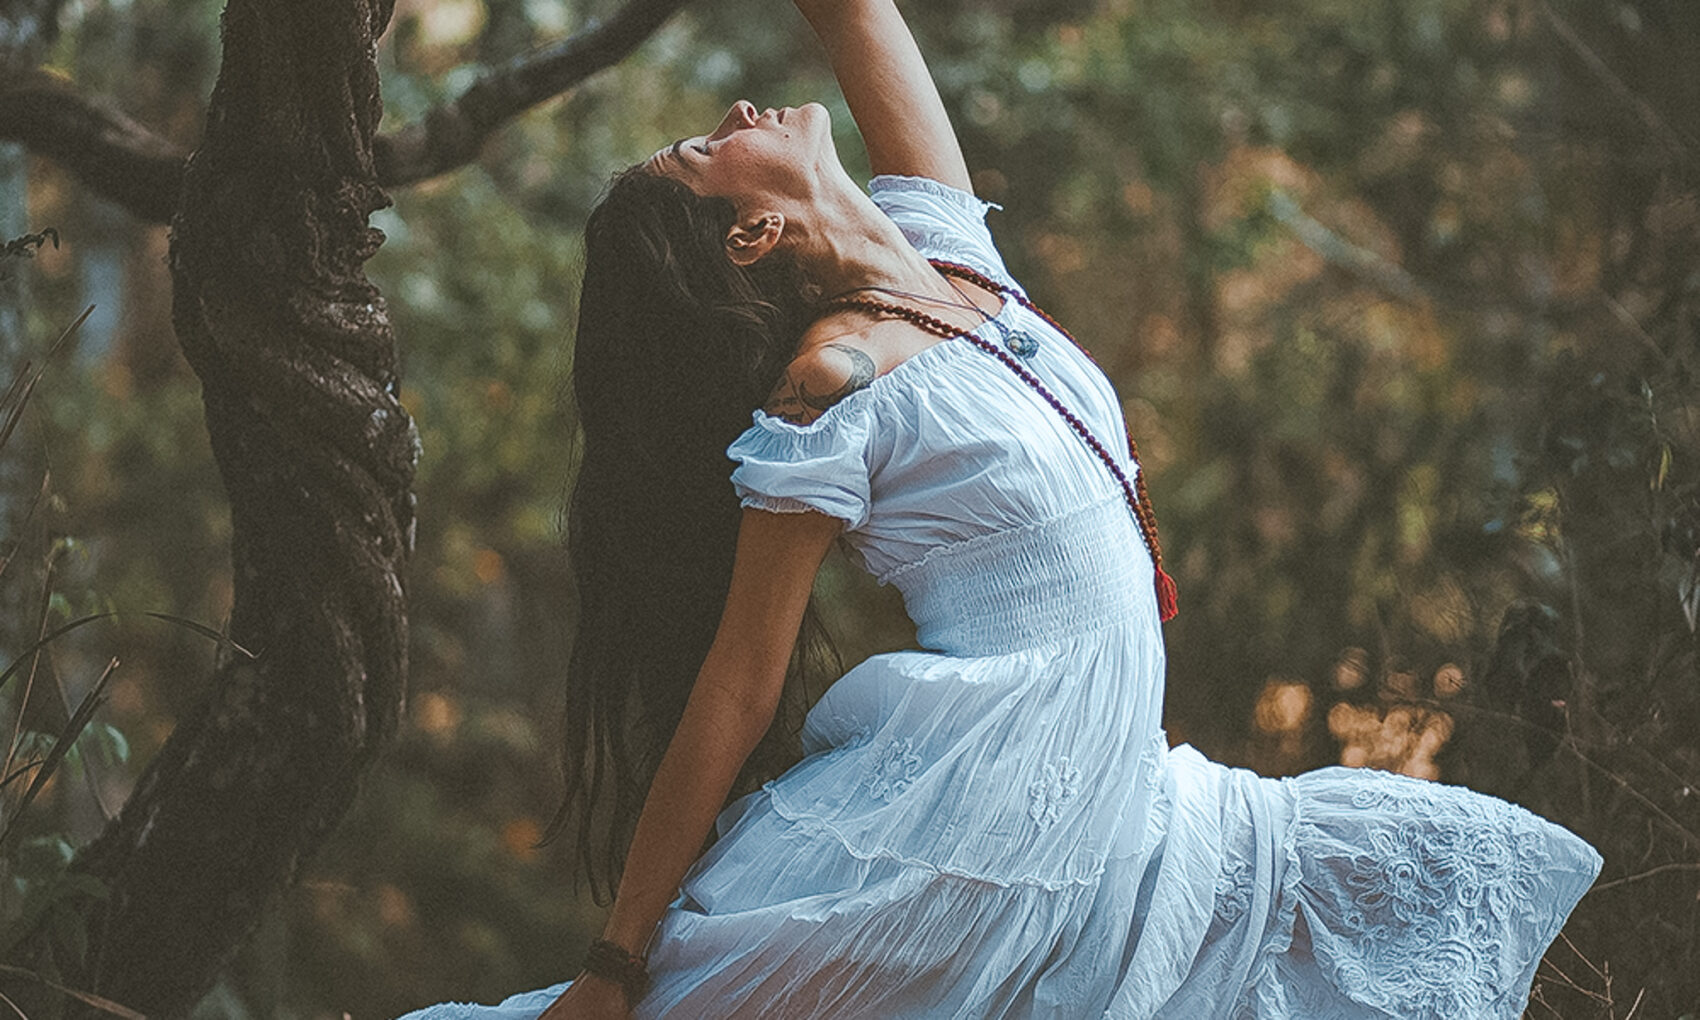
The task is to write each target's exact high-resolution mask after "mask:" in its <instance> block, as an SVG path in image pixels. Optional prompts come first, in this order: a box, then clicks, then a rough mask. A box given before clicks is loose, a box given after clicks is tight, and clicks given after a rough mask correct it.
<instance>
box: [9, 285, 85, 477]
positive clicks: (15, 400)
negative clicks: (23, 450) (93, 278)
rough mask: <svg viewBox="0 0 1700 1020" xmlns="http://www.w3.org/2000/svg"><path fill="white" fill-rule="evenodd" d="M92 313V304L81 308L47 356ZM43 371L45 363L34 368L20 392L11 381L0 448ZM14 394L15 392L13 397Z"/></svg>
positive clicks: (27, 402)
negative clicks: (10, 403) (80, 311)
mask: <svg viewBox="0 0 1700 1020" xmlns="http://www.w3.org/2000/svg"><path fill="white" fill-rule="evenodd" d="M93 313H94V305H89V306H88V307H87V308H85V309H83V314H81V315H79V316H77V321H76V322H73V323H71V324H70V325H69V326H66V327H65V332H63V333H60V334H59V339H57V340H55V341H53V346H52V347H50V348H48V351H47V356H48V357H49V358H51V357H52V356H53V355H54V354H55V353H56V352H57V351H58V350H59V348H60V347H62V346H64V344H65V341H66V340H69V339H70V338H71V334H73V333H75V332H76V331H77V330H78V329H79V328H80V327H81V326H82V324H83V323H84V322H87V321H88V317H89V316H90V315H91V314H93ZM25 370H26V371H27V370H28V366H27V365H26V366H25ZM45 371H47V367H46V366H45V365H44V366H42V367H41V368H38V369H36V370H35V374H34V375H32V376H30V377H29V382H27V383H24V387H23V390H22V391H21V392H19V391H18V384H17V381H16V380H14V381H13V383H12V388H11V389H10V390H8V391H7V393H6V398H7V399H8V400H12V405H11V407H10V408H9V409H8V410H7V412H6V421H5V424H3V425H0V449H4V448H5V446H6V443H7V442H8V441H9V440H10V439H11V438H12V430H13V429H16V428H17V427H18V421H19V419H21V418H22V417H23V416H24V408H25V407H26V406H28V404H29V402H30V394H31V393H33V392H34V391H35V384H36V383H38V382H40V381H41V375H42V373H43V372H45ZM22 377H23V374H22V373H19V378H20V379H21V378H22ZM14 394H16V396H15V397H14ZM0 406H4V404H0Z"/></svg>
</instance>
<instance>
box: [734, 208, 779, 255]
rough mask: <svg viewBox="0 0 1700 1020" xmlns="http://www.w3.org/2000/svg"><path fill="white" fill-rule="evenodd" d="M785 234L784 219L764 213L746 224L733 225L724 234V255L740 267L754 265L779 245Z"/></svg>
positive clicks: (777, 215)
mask: <svg viewBox="0 0 1700 1020" xmlns="http://www.w3.org/2000/svg"><path fill="white" fill-rule="evenodd" d="M784 233H785V217H784V216H783V215H781V214H779V213H766V214H764V215H762V216H758V217H757V218H755V219H753V220H750V221H749V222H747V223H734V224H733V225H732V229H731V230H728V231H727V232H726V255H727V257H729V258H730V259H731V260H732V261H733V262H734V263H735V264H737V265H740V266H750V265H754V264H755V263H756V262H757V261H758V260H760V259H761V258H762V257H763V256H765V255H766V254H767V253H768V252H770V251H772V250H773V249H774V248H776V247H778V245H779V238H780V235H782V234H784Z"/></svg>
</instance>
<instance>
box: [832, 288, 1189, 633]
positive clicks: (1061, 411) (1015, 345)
mask: <svg viewBox="0 0 1700 1020" xmlns="http://www.w3.org/2000/svg"><path fill="white" fill-rule="evenodd" d="M927 261H929V262H931V263H932V265H933V268H934V269H937V270H938V271H939V272H940V273H943V274H944V275H945V277H946V278H949V277H956V278H957V279H959V280H965V281H967V282H968V283H972V284H973V285H974V286H976V287H979V288H981V289H983V290H987V291H992V292H994V293H998V294H1002V295H1004V296H1005V297H1007V298H1009V299H1010V300H1012V301H1017V302H1020V304H1021V306H1022V307H1023V308H1026V309H1027V310H1028V311H1030V312H1032V313H1033V314H1034V315H1037V316H1038V317H1039V318H1041V319H1043V320H1045V322H1046V324H1048V325H1049V326H1050V327H1051V328H1052V329H1054V330H1056V331H1057V332H1058V333H1061V334H1062V335H1063V336H1065V337H1068V339H1069V340H1070V341H1071V342H1072V343H1073V344H1074V346H1075V347H1077V348H1079V350H1080V352H1081V353H1082V354H1084V355H1086V357H1087V359H1088V360H1091V361H1092V363H1093V364H1097V361H1096V359H1094V358H1092V354H1091V352H1090V351H1087V350H1086V348H1085V347H1082V346H1081V345H1080V341H1079V340H1076V339H1075V338H1074V334H1072V333H1070V332H1069V331H1068V330H1066V329H1064V328H1063V327H1062V324H1061V323H1059V322H1057V320H1055V319H1053V318H1051V317H1050V316H1049V315H1047V314H1046V313H1045V312H1044V310H1042V309H1041V308H1040V307H1039V306H1038V305H1036V304H1034V303H1033V302H1032V301H1031V300H1029V299H1028V297H1027V295H1025V294H1022V293H1021V292H1020V291H1018V290H1016V289H1015V288H1014V287H1010V286H1006V285H1005V284H1001V283H998V282H997V281H996V280H993V279H991V278H990V277H987V276H986V275H985V274H983V273H980V272H978V271H977V270H974V269H971V268H969V267H968V266H964V265H958V264H957V263H954V262H945V261H943V260H940V259H928V260H927ZM952 286H955V284H954V283H953V284H952ZM860 289H862V290H880V291H884V292H886V293H888V294H896V295H897V296H900V297H908V298H914V299H919V300H922V301H932V302H933V303H935V304H943V305H953V304H955V302H951V301H939V300H938V299H936V298H927V297H923V296H921V295H918V294H908V293H906V292H902V291H893V290H891V289H890V288H887V287H864V288H860ZM958 293H960V291H958ZM964 307H971V308H973V309H974V310H975V311H976V312H979V313H980V315H981V316H982V317H983V318H985V319H986V321H987V322H992V321H994V320H993V319H992V318H991V317H990V316H987V315H986V313H985V311H984V310H982V309H981V308H980V307H979V306H978V305H965V306H964ZM826 308H827V310H828V311H835V310H838V309H850V308H855V309H859V310H861V311H865V312H872V313H874V314H876V315H889V316H892V317H894V318H898V319H903V320H905V321H907V322H909V323H910V324H912V325H914V326H916V327H917V328H919V329H922V330H925V331H926V332H928V333H931V334H933V335H934V336H937V337H940V338H942V339H945V340H966V341H968V342H969V343H971V344H973V345H974V346H975V347H978V348H980V349H981V350H983V351H985V352H986V353H987V354H990V355H992V356H993V357H994V358H997V359H998V360H999V361H1001V362H1003V364H1004V365H1005V366H1006V367H1007V368H1008V369H1009V370H1010V371H1011V372H1014V373H1015V374H1016V376H1017V378H1019V379H1020V380H1021V381H1022V382H1024V383H1026V384H1027V385H1028V386H1029V387H1031V388H1032V389H1033V391H1034V392H1035V393H1037V394H1039V396H1040V397H1041V398H1042V399H1043V400H1044V401H1045V403H1047V404H1049V405H1051V409H1052V410H1054V411H1056V412H1057V414H1058V415H1059V416H1061V417H1062V419H1063V421H1065V422H1067V423H1068V427H1069V428H1070V429H1072V430H1073V431H1074V433H1075V435H1077V436H1079V437H1080V438H1081V441H1082V442H1084V443H1085V444H1086V446H1087V448H1089V449H1090V450H1091V451H1092V452H1093V453H1094V454H1097V456H1098V459H1099V460H1100V461H1103V463H1104V466H1105V467H1107V468H1109V470H1110V474H1111V475H1113V476H1115V479H1116V481H1117V482H1119V483H1120V484H1121V489H1122V497H1123V499H1125V500H1126V501H1127V506H1128V510H1129V511H1130V512H1132V514H1133V518H1134V520H1135V521H1137V522H1138V524H1139V531H1140V534H1141V535H1142V536H1143V537H1144V539H1145V548H1146V549H1148V550H1150V552H1151V563H1152V566H1153V567H1154V568H1155V575H1156V576H1155V582H1156V587H1157V612H1158V615H1159V617H1160V618H1161V619H1162V620H1163V621H1164V622H1165V623H1166V622H1168V621H1169V620H1171V619H1173V618H1174V616H1175V614H1176V613H1177V612H1178V611H1179V596H1178V593H1177V591H1176V589H1175V581H1174V578H1172V577H1170V576H1169V574H1168V572H1167V571H1165V570H1164V569H1163V547H1162V545H1161V544H1160V543H1159V542H1158V540H1157V515H1156V513H1155V512H1154V511H1153V510H1152V509H1151V495H1150V493H1149V492H1147V491H1146V488H1145V472H1144V471H1143V470H1140V471H1138V472H1137V473H1136V474H1135V476H1134V480H1133V481H1131V482H1130V481H1129V480H1128V477H1127V472H1125V471H1123V470H1122V469H1121V465H1119V464H1117V463H1116V459H1115V457H1113V456H1111V454H1110V451H1109V450H1108V449H1107V448H1106V447H1105V446H1104V444H1103V443H1102V442H1100V441H1099V440H1098V437H1097V436H1095V435H1093V434H1092V430H1091V429H1089V428H1088V427H1087V426H1086V423H1085V422H1084V421H1082V420H1081V419H1080V416H1079V415H1077V414H1075V413H1074V412H1073V411H1070V410H1069V409H1068V407H1067V405H1065V404H1064V403H1063V402H1062V401H1061V400H1059V399H1057V396H1056V395H1055V394H1053V393H1052V392H1051V391H1050V389H1049V388H1047V387H1046V386H1045V384H1044V383H1043V382H1042V381H1040V379H1039V377H1038V376H1036V375H1034V374H1033V373H1032V371H1031V370H1029V369H1028V368H1027V366H1025V365H1023V364H1022V363H1021V362H1019V361H1017V360H1016V357H1017V356H1019V357H1023V358H1026V357H1031V356H1032V354H1033V353H1034V352H1035V351H1037V350H1038V349H1039V342H1038V341H1037V340H1035V339H1033V338H1032V337H1031V336H1029V335H1028V334H1027V333H1025V332H1019V331H1010V330H1007V329H1005V330H1001V332H1003V333H1004V345H1005V346H1006V347H1008V348H1009V350H1007V351H1006V350H1004V349H1002V348H1000V347H998V345H996V344H994V343H992V342H990V341H988V340H985V339H983V338H981V337H978V336H975V335H974V334H973V333H971V332H970V331H968V330H966V329H962V328H961V327H959V326H954V325H952V324H950V323H948V322H946V321H944V320H943V319H940V318H937V317H936V316H932V315H928V314H927V313H926V312H923V311H920V310H919V309H915V308H910V307H908V306H906V305H898V304H892V303H890V302H888V301H877V300H874V299H873V298H864V297H847V296H844V295H840V296H838V297H835V298H833V299H832V300H831V301H829V302H828V303H827V306H826ZM999 325H1000V326H1001V323H1000V324H999ZM1017 337H1020V338H1022V339H1021V340H1017V339H1016V338H1017ZM1127 450H1128V456H1129V457H1131V458H1132V460H1133V463H1134V465H1135V466H1136V467H1137V466H1138V465H1139V444H1137V443H1135V442H1134V439H1133V434H1132V433H1131V432H1130V433H1128V437H1127Z"/></svg>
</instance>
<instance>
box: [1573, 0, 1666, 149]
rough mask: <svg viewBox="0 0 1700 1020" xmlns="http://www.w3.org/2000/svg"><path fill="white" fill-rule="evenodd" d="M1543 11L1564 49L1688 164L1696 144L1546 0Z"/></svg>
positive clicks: (1654, 135)
mask: <svg viewBox="0 0 1700 1020" xmlns="http://www.w3.org/2000/svg"><path fill="white" fill-rule="evenodd" d="M1540 8H1541V13H1542V14H1544V15H1546V19H1547V23H1548V24H1550V25H1551V26H1552V30H1553V31H1554V32H1556V33H1557V34H1558V37H1559V39H1561V40H1563V42H1564V45H1566V46H1568V47H1570V51H1571V52H1572V53H1575V54H1576V56H1577V57H1578V58H1580V59H1581V61H1582V63H1584V64H1586V65H1587V66H1588V70H1590V71H1592V72H1593V73H1594V76H1595V77H1596V78H1598V79H1599V80H1600V81H1601V82H1602V83H1604V85H1605V86H1606V88H1607V89H1608V90H1610V92H1611V93H1612V95H1614V96H1616V97H1617V98H1618V99H1619V100H1620V101H1622V102H1623V104H1624V105H1626V106H1628V107H1629V108H1630V109H1631V110H1633V111H1635V116H1636V117H1638V118H1640V120H1641V123H1642V124H1643V125H1645V126H1646V128H1647V130H1648V131H1649V132H1650V133H1651V134H1652V135H1653V137H1655V138H1657V139H1658V140H1659V141H1660V142H1661V143H1663V144H1664V145H1665V147H1667V148H1669V149H1670V150H1671V151H1672V153H1673V154H1675V155H1676V156H1677V157H1679V158H1681V159H1684V160H1686V159H1688V158H1689V147H1690V146H1691V145H1692V144H1693V141H1692V140H1691V139H1689V138H1687V137H1686V136H1684V135H1683V134H1682V133H1681V132H1679V131H1677V130H1676V129H1675V128H1673V127H1671V126H1670V125H1669V124H1667V123H1666V122H1665V119H1664V118H1663V117H1661V116H1659V111H1657V110H1655V109H1653V105H1652V104H1651V103H1649V102H1647V100H1645V99H1643V98H1642V97H1641V96H1640V95H1638V94H1637V93H1636V92H1635V90H1634V89H1631V88H1630V87H1629V86H1628V85H1627V84H1626V83H1625V82H1624V80H1623V78H1622V77H1620V76H1619V75H1618V74H1617V72H1616V71H1613V70H1612V69H1611V65H1609V64H1607V63H1606V62H1605V60H1604V59H1603V58H1601V57H1600V55H1599V54H1598V53H1596V52H1595V51H1594V48H1593V47H1591V46H1589V45H1588V44H1587V43H1586V42H1584V41H1583V39H1582V37H1581V36H1580V35H1578V34H1577V33H1576V29H1575V28H1573V27H1572V26H1571V24H1570V23H1569V22H1568V21H1565V20H1564V18H1563V16H1561V15H1560V14H1559V13H1558V12H1557V11H1555V10H1553V9H1552V5H1551V4H1548V3H1546V2H1545V0H1542V2H1541V4H1540Z"/></svg>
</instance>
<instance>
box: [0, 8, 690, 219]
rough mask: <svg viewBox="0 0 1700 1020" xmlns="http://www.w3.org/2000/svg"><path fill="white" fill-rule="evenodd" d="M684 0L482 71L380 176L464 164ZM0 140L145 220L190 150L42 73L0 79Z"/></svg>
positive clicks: (170, 196) (376, 146)
mask: <svg viewBox="0 0 1700 1020" xmlns="http://www.w3.org/2000/svg"><path fill="white" fill-rule="evenodd" d="M689 2H690V0H631V2H630V3H628V4H626V6H624V7H622V8H621V9H620V10H619V12H618V13H616V14H614V15H613V16H612V17H610V18H609V19H608V20H607V21H603V22H596V23H592V24H591V25H589V26H587V27H586V28H585V29H583V30H582V31H580V32H578V33H576V34H575V35H572V36H570V37H569V38H567V39H565V40H563V41H561V42H558V43H555V44H554V45H552V46H546V47H544V48H543V49H540V50H536V51H534V52H532V53H529V54H527V55H525V56H523V57H520V58H517V59H515V60H514V61H512V62H511V63H509V64H508V65H507V66H505V67H502V68H499V69H497V70H494V71H491V72H489V73H488V74H486V75H484V76H483V77H482V78H479V79H478V80H477V81H476V82H474V83H473V84H472V85H471V86H469V87H468V88H467V90H466V91H465V92H463V93H461V94H460V96H458V97H457V98H455V99H454V100H452V101H450V102H448V103H446V104H444V105H442V106H439V107H436V108H435V109H433V110H431V111H429V112H428V113H427V114H426V115H425V117H424V119H423V120H421V121H418V122H416V123H413V124H409V125H407V126H406V127H403V128H401V129H400V130H399V131H395V132H391V133H389V134H384V135H380V136H378V137H377V138H376V139H374V140H373V155H374V158H375V159H376V164H377V171H378V182H379V183H380V184H382V185H384V186H386V187H395V186H401V185H407V184H414V183H417V182H418V181H422V180H425V179H427V178H430V177H435V176H437V175H438V174H443V173H447V172H448V171H450V170H454V169H456V168H458V167H462V166H465V165H466V164H467V163H470V162H472V161H473V160H474V159H476V158H477V156H478V153H479V151H480V150H481V149H482V148H483V147H484V143H485V142H486V141H488V140H489V138H490V136H491V135H492V134H494V133H495V132H496V131H497V130H498V129H500V128H501V127H502V126H503V125H504V124H506V123H507V122H508V121H510V120H513V119H514V118H515V117H517V116H519V115H520V114H522V113H524V112H525V111H527V110H529V109H531V108H532V107H534V106H538V105H540V104H542V103H544V102H547V101H548V100H550V99H552V98H554V97H555V96H558V95H560V94H561V93H562V92H565V91H566V90H567V89H570V88H572V87H573V86H574V85H577V84H578V83H580V82H582V81H584V80H585V79H586V78H589V77H590V76H591V75H593V74H595V73H596V72H598V71H600V70H602V69H604V68H607V67H610V66H612V65H614V64H617V63H619V62H620V61H621V60H623V59H624V58H625V57H626V56H627V55H629V54H630V53H631V52H632V51H633V50H635V49H636V48H637V47H638V46H639V45H641V44H642V43H643V41H644V40H645V39H648V38H649V37H650V36H651V35H653V34H654V33H655V31H656V30H657V29H659V28H660V27H661V26H662V25H663V24H664V23H665V22H666V21H667V19H668V18H670V17H672V16H673V14H674V13H676V12H677V11H678V10H679V9H680V8H682V7H684V6H685V5H686V4H687V3H689ZM0 140H7V141H15V142H21V143H22V144H23V145H24V146H25V147H27V148H28V149H29V150H30V151H31V152H35V153H38V154H40V155H43V156H47V157H50V158H52V159H55V160H57V161H59V162H60V163H63V164H64V165H65V166H66V167H68V168H69V169H70V170H71V171H72V172H73V173H74V174H76V175H77V176H78V177H79V178H80V179H81V180H82V181H83V182H84V183H86V184H87V185H89V187H91V188H92V189H94V191H95V192H96V193H98V194H100V195H102V196H104V197H105V198H108V199H110V200H112V201H113V202H116V203H117V204H119V205H121V206H123V207H124V208H125V209H127V210H128V211H129V212H130V213H132V214H133V215H135V216H137V217H138V218H140V219H143V220H147V221H148V222H151V223H169V222H170V221H171V216H172V214H173V213H174V212H175V211H176V209H177V204H178V195H179V192H180V191H181V190H182V187H183V166H184V161H185V159H186V158H187V156H188V154H187V153H185V152H184V151H183V150H182V149H181V148H180V147H178V146H177V145H176V144H174V143H172V142H170V141H168V140H166V139H165V138H162V137H160V136H159V135H156V134H154V133H153V132H152V131H149V130H148V129H147V128H145V127H143V126H142V125H140V124H138V123H136V122H135V121H133V120H131V119H130V118H128V117H126V116H125V115H124V114H123V113H121V112H119V111H118V110H117V109H115V108H114V107H113V106H111V105H110V104H109V103H107V102H106V101H104V100H102V99H98V98H90V97H88V96H85V95H83V94H81V93H79V92H77V91H76V90H75V89H74V88H73V87H72V86H71V83H70V82H68V81H66V80H65V79H63V78H61V77H58V76H57V75H53V74H49V73H47V72H44V71H30V72H26V73H24V74H21V75H11V76H8V77H6V78H3V79H0Z"/></svg>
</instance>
